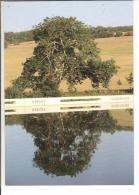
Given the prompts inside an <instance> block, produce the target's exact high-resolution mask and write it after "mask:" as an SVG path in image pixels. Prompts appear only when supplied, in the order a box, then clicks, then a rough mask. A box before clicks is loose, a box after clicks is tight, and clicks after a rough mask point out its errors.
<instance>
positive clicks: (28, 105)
mask: <svg viewBox="0 0 139 195" xmlns="http://www.w3.org/2000/svg"><path fill="white" fill-rule="evenodd" d="M130 108H133V95H114V96H80V97H52V98H24V99H5V114H6V115H12V114H34V113H36V114H37V113H54V112H73V111H91V110H111V109H130Z"/></svg>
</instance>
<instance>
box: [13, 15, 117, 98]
mask: <svg viewBox="0 0 139 195" xmlns="http://www.w3.org/2000/svg"><path fill="white" fill-rule="evenodd" d="M33 38H34V40H35V42H36V43H37V46H36V47H35V49H34V52H33V56H32V57H31V58H28V59H26V61H25V63H24V64H23V71H22V74H21V76H20V77H18V78H17V79H16V80H15V81H14V82H13V85H16V86H18V87H19V88H20V90H23V92H24V91H25V90H26V89H27V88H31V89H32V95H33V96H34V95H35V96H37V95H38V97H41V96H44V97H48V96H60V92H59V90H58V88H59V84H60V83H61V81H62V80H66V81H67V82H68V83H69V85H70V86H72V88H74V85H75V84H78V83H82V82H83V80H84V79H86V78H90V79H91V81H92V86H93V87H99V85H100V84H101V85H102V86H103V87H108V84H109V81H110V79H111V77H112V76H113V75H114V74H116V72H117V69H118V67H117V66H116V64H115V62H114V60H107V61H102V60H101V58H100V57H99V49H98V48H97V45H96V43H95V42H94V40H93V39H92V34H91V31H90V27H88V26H86V25H85V24H84V23H82V22H80V21H78V20H76V18H73V17H70V18H64V17H54V18H46V19H45V20H44V21H43V23H40V24H39V25H37V26H36V27H35V28H34V30H33Z"/></svg>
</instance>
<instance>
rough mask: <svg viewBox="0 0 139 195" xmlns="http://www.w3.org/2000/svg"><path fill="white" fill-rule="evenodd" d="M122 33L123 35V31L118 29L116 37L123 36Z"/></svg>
mask: <svg viewBox="0 0 139 195" xmlns="http://www.w3.org/2000/svg"><path fill="white" fill-rule="evenodd" d="M122 35H123V33H122V32H120V31H117V32H116V34H115V37H121V36H122Z"/></svg>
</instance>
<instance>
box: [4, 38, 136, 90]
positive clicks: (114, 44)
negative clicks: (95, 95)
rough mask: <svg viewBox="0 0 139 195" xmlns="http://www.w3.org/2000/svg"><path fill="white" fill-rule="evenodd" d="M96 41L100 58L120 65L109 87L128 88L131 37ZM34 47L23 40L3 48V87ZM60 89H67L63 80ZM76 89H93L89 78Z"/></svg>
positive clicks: (6, 85) (19, 69)
mask: <svg viewBox="0 0 139 195" xmlns="http://www.w3.org/2000/svg"><path fill="white" fill-rule="evenodd" d="M96 42H97V43H98V47H99V48H100V49H101V53H100V54H101V57H102V59H104V60H107V59H110V58H113V59H114V60H115V61H116V64H117V65H118V66H119V67H120V69H119V71H118V74H117V75H115V76H114V77H113V78H112V80H111V82H110V85H109V89H111V90H119V89H128V88H129V84H128V82H127V81H126V77H127V76H128V75H129V73H130V72H132V71H133V48H132V47H133V40H132V37H131V36H127V37H126V36H125V37H110V38H100V39H96ZM34 47H35V43H34V42H25V43H21V44H20V45H10V46H9V47H8V48H7V49H5V88H7V87H8V86H10V85H11V81H12V80H14V79H15V78H17V77H18V76H19V75H20V74H21V71H22V68H23V67H22V63H23V62H25V60H26V58H29V57H31V55H32V53H33V49H34ZM118 80H121V82H122V85H118V84H117V82H118ZM60 89H61V90H62V91H64V92H67V91H68V86H67V84H66V82H65V81H63V82H62V83H61V85H60ZM76 89H77V91H78V92H84V91H89V90H94V89H92V86H91V82H90V80H89V79H87V80H85V81H84V82H83V83H82V84H78V85H77V86H76Z"/></svg>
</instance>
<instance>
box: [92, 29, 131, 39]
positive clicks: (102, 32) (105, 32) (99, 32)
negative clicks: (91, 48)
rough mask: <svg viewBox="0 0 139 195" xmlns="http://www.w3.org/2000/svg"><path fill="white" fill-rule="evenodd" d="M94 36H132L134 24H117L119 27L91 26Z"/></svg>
mask: <svg viewBox="0 0 139 195" xmlns="http://www.w3.org/2000/svg"><path fill="white" fill-rule="evenodd" d="M90 29H91V33H92V37H94V38H106V37H120V36H132V35H133V26H117V27H103V26H98V27H91V28H90Z"/></svg>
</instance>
